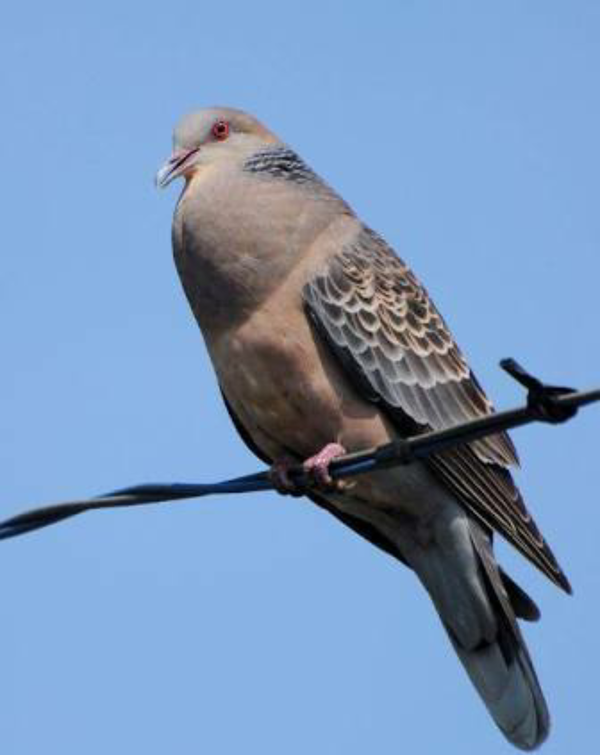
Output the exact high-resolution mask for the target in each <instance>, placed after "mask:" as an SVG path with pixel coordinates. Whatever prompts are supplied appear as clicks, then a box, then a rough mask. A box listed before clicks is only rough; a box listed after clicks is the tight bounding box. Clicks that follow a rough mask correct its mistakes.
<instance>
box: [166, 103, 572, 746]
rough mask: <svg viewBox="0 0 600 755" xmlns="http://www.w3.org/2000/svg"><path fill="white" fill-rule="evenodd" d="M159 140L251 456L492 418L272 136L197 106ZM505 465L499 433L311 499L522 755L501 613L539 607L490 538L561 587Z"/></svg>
mask: <svg viewBox="0 0 600 755" xmlns="http://www.w3.org/2000/svg"><path fill="white" fill-rule="evenodd" d="M174 146H175V151H174V154H173V157H172V158H171V160H170V161H169V162H168V163H167V164H166V165H165V167H164V168H162V169H161V171H160V172H159V174H158V177H157V181H158V183H159V184H160V185H165V184H166V183H168V182H169V181H171V180H172V179H173V178H176V177H178V176H183V177H184V178H185V181H186V183H185V188H184V191H183V193H182V195H181V197H180V200H179V202H178V205H177V209H176V211H175V217H174V222H173V247H174V255H175V262H176V265H177V269H178V272H179V275H180V278H181V281H182V284H183V287H184V290H185V293H186V295H187V298H188V300H189V302H190V305H191V308H192V310H193V312H194V315H195V317H196V319H197V321H198V324H199V325H200V327H201V330H202V333H203V336H204V338H205V341H206V344H207V348H208V351H209V354H210V356H211V359H212V362H213V365H214V368H215V371H216V373H217V377H218V380H219V384H220V387H221V390H222V392H223V395H224V398H225V401H226V404H227V408H228V410H229V412H230V414H231V416H232V418H233V420H234V422H235V424H236V427H237V428H238V429H239V430H240V433H241V434H242V436H243V438H244V439H245V440H246V442H248V444H249V445H250V446H251V448H252V449H253V450H255V452H256V453H257V454H258V455H259V456H260V458H262V459H263V460H265V461H267V462H271V463H273V462H278V461H280V460H282V459H292V460H297V461H300V460H303V459H305V458H307V457H309V456H313V455H314V454H316V453H317V452H318V451H319V450H320V449H321V448H323V447H324V446H325V445H326V444H329V443H332V442H333V443H337V444H341V445H342V446H343V447H344V448H346V449H347V450H348V451H354V450H359V449H361V448H364V447H367V446H373V445H379V444H381V443H385V442H388V441H390V440H392V439H393V438H395V437H398V436H406V435H408V434H414V433H420V432H424V431H426V430H428V429H441V428H444V427H448V426H449V425H452V424H455V423H457V422H464V421H465V420H468V419H472V418H474V417H478V416H481V415H483V414H486V413H489V412H490V411H492V406H491V403H490V402H489V400H488V399H487V397H486V396H485V394H484V392H483V390H482V389H481V387H480V385H479V383H478V382H477V380H476V379H475V377H474V375H473V374H472V372H471V370H470V368H469V366H468V364H467V363H466V361H465V359H464V357H463V356H462V354H461V352H460V350H459V348H458V346H457V345H456V343H455V341H454V339H453V337H452V335H451V334H450V332H449V330H448V328H447V326H446V324H445V322H444V320H443V319H442V317H441V315H440V314H439V313H438V311H437V309H436V308H435V306H434V304H433V302H432V301H431V299H430V297H429V296H428V294H427V292H426V291H425V289H424V288H423V287H422V286H421V284H420V283H419V282H418V281H417V279H416V277H415V276H414V274H413V273H412V272H411V271H410V269H409V268H408V267H407V266H406V264H405V263H404V262H403V261H402V260H400V259H399V258H398V257H397V256H396V255H395V254H394V252H393V251H392V250H391V248H390V247H389V246H388V245H387V244H386V243H385V241H383V239H381V238H380V237H379V236H377V234H375V233H374V232H373V231H371V230H370V229H368V228H367V227H366V226H365V225H364V224H363V223H361V221H360V220H359V219H358V218H357V217H356V216H355V214H354V212H353V211H352V209H351V208H350V207H349V205H348V204H347V203H346V202H344V201H343V200H342V199H341V198H340V197H339V196H338V195H337V194H336V193H335V192H334V191H333V190H332V189H331V188H330V187H329V186H328V185H327V184H326V183H325V182H324V181H322V180H321V179H320V178H319V177H318V176H317V174H316V173H314V171H313V170H312V169H311V168H309V167H308V166H307V165H306V164H305V163H304V162H303V161H302V160H301V159H300V158H299V157H298V155H296V153H295V152H294V151H293V150H291V149H290V148H289V147H287V146H286V145H285V144H283V143H282V142H281V141H280V140H279V139H278V137H276V136H275V135H274V134H273V133H272V132H270V131H269V130H268V129H266V128H265V127H264V126H263V125H262V124H260V123H259V122H258V121H257V120H256V119H254V118H253V117H252V116H250V115H248V114H246V113H242V112H241V111H238V110H233V109H229V108H209V109H206V110H202V111H199V112H198V113H195V114H193V115H192V116H188V117H187V118H185V119H184V120H183V121H182V122H181V123H180V125H179V126H178V127H177V129H176V131H175V136H174ZM516 460H517V459H516V453H515V450H514V447H513V444H512V442H511V440H510V439H509V438H508V436H507V435H505V434H503V433H502V434H498V435H495V436H492V437H488V438H485V439H482V440H480V441H476V442H474V443H471V444H469V445H465V446H461V447H460V448H455V449H453V450H452V451H448V452H444V453H442V454H438V455H436V456H435V457H432V458H431V459H430V460H428V461H427V462H423V463H421V462H420V463H417V464H413V465H411V466H410V467H408V468H396V469H391V470H386V471H383V472H377V473H374V474H371V475H364V476H361V477H359V478H357V479H356V480H355V481H354V482H353V483H352V485H351V486H349V487H348V488H346V489H344V490H343V491H338V490H334V489H329V490H316V489H315V490H312V491H310V497H311V498H312V499H313V500H314V501H315V502H316V503H317V504H318V505H320V506H322V507H324V508H325V509H327V510H328V511H330V512H331V513H332V514H333V515H334V516H336V517H337V518H338V519H340V520H341V521H343V522H344V523H345V524H347V525H348V526H350V527H351V528H352V529H353V530H355V531H356V532H358V533H359V534H361V535H363V536H364V537H366V538H367V539H368V540H370V541H371V542H373V543H374V544H376V545H377V546H379V547H381V548H383V549H384V550H385V551H387V552H388V553H390V554H391V555H393V556H395V557H397V558H398V559H400V560H401V561H403V562H404V563H405V564H407V565H408V566H409V567H410V568H412V569H413V570H414V572H415V573H416V575H417V577H418V578H419V580H420V581H421V583H422V584H423V586H424V587H425V589H426V590H427V591H428V593H429V595H430V596H431V598H432V601H433V603H434V606H435V608H436V610H437V612H438V614H439V616H440V618H441V621H442V624H443V626H444V628H445V630H446V632H447V633H448V636H449V637H450V641H451V643H452V645H453V647H454V649H455V650H456V653H457V655H458V657H459V659H460V660H461V662H462V663H463V665H464V667H465V669H466V671H467V673H468V674H469V677H470V678H471V680H472V682H473V684H474V686H475V687H476V689H477V690H478V692H479V694H480V695H481V697H482V699H483V701H484V703H485V705H486V706H487V708H488V710H489V711H490V713H491V715H492V717H493V719H494V720H495V722H496V723H497V725H498V726H499V728H500V729H501V730H502V732H503V733H504V735H505V736H506V737H507V738H508V739H509V740H510V741H511V742H512V743H513V744H515V745H516V746H517V747H520V748H522V749H526V750H527V749H532V748H534V747H536V746H537V745H539V744H540V743H541V742H542V741H543V740H544V739H545V737H546V736H547V733H548V729H549V715H548V710H547V707H546V703H545V701H544V696H543V693H542V691H541V688H540V685H539V683H538V680H537V677H536V674H535V671H534V669H533V665H532V662H531V659H530V657H529V654H528V651H527V648H526V646H525V643H524V641H523V637H522V635H521V633H520V630H519V627H518V625H517V620H516V616H519V617H521V618H524V619H528V620H535V619H537V618H538V617H539V611H538V609H537V607H536V606H535V604H534V603H533V601H532V600H531V599H530V598H529V596H527V595H526V593H524V591H523V590H521V588H519V587H518V586H517V585H516V584H515V583H514V582H513V581H512V580H511V579H510V578H509V577H508V576H507V575H506V574H504V572H502V570H501V569H500V568H499V566H498V564H497V563H496V560H495V558H494V554H493V549H492V531H493V530H496V531H498V532H500V533H501V534H502V535H503V536H504V537H506V538H507V540H509V541H510V542H511V543H512V544H513V545H514V546H515V547H516V548H518V549H519V550H520V551H521V552H522V553H523V554H524V555H525V556H526V557H527V558H529V559H530V560H531V561H532V562H533V563H534V564H535V565H536V566H537V567H538V568H539V569H541V570H542V571H543V572H544V573H545V574H546V575H547V576H548V577H549V578H550V579H551V580H553V581H554V582H555V583H556V584H557V585H559V586H560V587H562V588H563V589H565V590H567V591H569V590H570V588H569V583H568V581H567V579H566V577H565V575H564V574H563V572H562V570H561V569H560V567H559V565H558V563H557V561H556V559H555V557H554V556H553V554H552V552H551V550H550V548H549V547H548V545H547V544H546V543H545V541H544V539H543V538H542V536H541V534H540V532H539V530H538V528H537V527H536V525H535V523H534V522H533V519H532V518H531V515H530V514H529V513H528V511H527V509H526V507H525V504H524V502H523V499H522V497H521V495H520V493H519V491H518V490H517V488H516V486H515V485H514V482H513V480H512V477H511V475H510V472H509V469H508V468H509V466H510V465H511V464H514V463H516Z"/></svg>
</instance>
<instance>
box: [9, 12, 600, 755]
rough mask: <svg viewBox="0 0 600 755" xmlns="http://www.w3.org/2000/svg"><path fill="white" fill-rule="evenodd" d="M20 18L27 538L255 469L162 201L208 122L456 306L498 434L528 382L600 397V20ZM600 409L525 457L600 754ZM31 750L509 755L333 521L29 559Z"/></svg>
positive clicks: (45, 536) (71, 534) (14, 244)
mask: <svg viewBox="0 0 600 755" xmlns="http://www.w3.org/2000/svg"><path fill="white" fill-rule="evenodd" d="M85 6H86V4H81V3H61V2H56V3H50V4H43V3H33V4H25V3H22V4H20V5H16V4H11V5H10V7H7V8H6V9H5V10H4V11H3V23H2V26H1V28H0V91H1V92H2V104H3V108H2V111H3V116H2V119H1V120H0V136H1V143H2V145H3V149H2V155H3V156H2V167H3V179H4V180H3V181H2V185H1V187H0V192H1V206H2V208H3V216H4V222H3V223H2V226H1V230H0V234H1V245H2V256H1V265H2V275H1V276H0V320H1V323H2V351H3V369H2V370H1V371H0V417H1V418H2V419H1V425H0V427H1V431H2V435H3V442H2V443H1V444H0V468H1V469H2V487H1V501H2V516H6V515H10V514H12V513H15V512H17V511H19V510H21V509H23V508H26V507H29V506H32V505H38V504H41V503H46V502H52V501H56V500H61V499H66V498H73V497H79V496H82V495H92V494H95V493H99V492H102V491H105V490H110V489H113V488H115V487H120V486H122V485H127V484H132V483H135V482H143V481H157V480H161V481H162V480H164V481H169V480H174V481H175V480H186V481H187V480H189V481H210V480H218V479H221V478H223V477H226V476H231V475H235V474H242V473H246V472H250V471H254V470H255V469H258V468H259V464H258V462H257V461H255V460H254V459H253V458H252V457H251V455H250V454H249V453H248V452H247V451H246V450H245V449H244V447H243V445H242V443H241V441H240V440H238V439H237V437H236V435H235V432H234V430H233V428H232V427H231V425H230V423H229V421H228V418H227V416H226V413H225V411H224V409H223V407H222V405H221V403H220V399H219V395H218V391H217V386H216V384H215V380H214V377H213V375H212V371H211V368H210V365H209V362H208V359H207V356H206V353H205V351H204V347H203V345H202V341H201V338H200V336H199V334H198V332H197V329H196V326H195V324H194V322H193V319H192V317H191V315H190V313H189V312H188V309H187V304H186V302H185V300H184V297H183V295H182V292H181V290H180V286H179V282H178V280H177V277H176V274H175V270H174V267H173V264H172V260H171V252H170V222H171V213H172V210H173V206H174V203H175V200H176V196H177V191H178V189H177V188H173V187H172V188H170V189H169V190H168V191H166V192H164V193H162V194H161V193H157V192H156V191H155V189H154V187H153V183H152V179H153V175H154V173H155V170H156V169H157V167H158V166H159V165H160V164H161V163H162V161H163V160H164V158H165V157H166V156H167V155H168V153H169V150H170V138H171V129H172V126H173V124H174V122H175V121H176V119H177V118H178V117H179V116H180V115H181V114H183V113H184V112H187V111H190V110H192V109H194V108H195V107H197V106H202V105H210V104H229V105H234V106H238V107H242V108H245V109H248V110H250V111H252V112H254V113H255V114H256V115H258V116H259V117H260V118H261V119H262V120H264V121H265V122H266V123H267V124H269V126H270V127H271V128H272V129H273V130H274V131H276V132H277V133H279V134H280V135H281V136H282V137H283V138H284V139H285V140H286V141H288V142H289V143H290V144H292V145H293V146H294V147H295V148H296V149H297V151H299V152H300V154H302V155H303V157H304V158H305V159H306V160H307V161H308V162H309V163H310V164H311V165H312V166H313V167H314V168H315V169H316V170H317V171H318V172H319V173H321V174H322V175H323V176H324V177H325V178H326V179H327V180H328V181H329V182H330V183H332V184H333V185H334V186H335V187H336V188H337V189H338V190H339V191H340V192H341V193H342V194H343V196H344V197H345V198H346V199H347V200H348V201H350V202H351V204H352V205H353V206H354V207H355V208H356V209H357V211H358V212H359V213H360V214H361V216H362V217H363V218H364V219H365V220H366V221H367V222H368V223H369V224H370V225H371V226H373V227H374V228H376V229H377V230H378V231H379V232H380V233H382V234H383V235H384V236H385V237H386V238H387V239H388V240H389V241H390V242H391V243H392V244H393V245H394V246H395V247H396V248H397V249H398V251H399V252H400V253H401V254H402V255H403V256H404V257H405V258H406V259H407V260H408V261H409V262H410V263H411V264H412V266H413V268H414V269H415V270H416V272H417V274H418V275H419V276H420V277H421V278H422V279H423V280H424V281H425V283H426V285H427V287H428V289H429V290H430V292H431V293H432V295H433V297H434V298H435V300H436V302H437V303H438V306H439V307H440V309H441V310H442V312H443V313H444V315H445V316H446V318H447V320H448V321H449V323H450V324H451V326H452V328H453V330H454V332H455V335H456V337H457V340H458V341H459V342H460V344H461V345H462V346H463V348H464V350H465V351H466V352H467V354H468V355H469V358H470V360H471V363H472V365H473V367H474V369H475V371H476V372H477V374H478V375H479V377H480V379H481V381H482V382H483V383H484V385H485V386H486V388H487V390H488V392H489V394H490V395H491V396H492V398H493V399H494V401H495V402H496V404H497V406H499V407H508V406H511V405H513V404H516V403H517V402H519V401H520V399H521V398H522V395H521V393H520V390H519V389H518V387H516V386H515V385H514V384H513V383H512V382H511V381H510V380H509V379H508V378H507V377H506V376H504V375H503V374H502V373H501V372H500V370H499V369H498V367H497V362H498V360H499V359H500V358H502V357H504V356H508V355H511V356H514V357H516V358H518V359H519V360H521V361H522V362H523V363H524V364H525V365H526V366H527V367H529V368H530V369H531V370H533V371H535V372H537V373H538V374H540V375H541V376H543V377H544V378H546V379H548V380H552V381H555V382H560V383H567V384H568V383H572V384H574V385H576V386H579V387H591V386H593V385H597V384H599V383H600V355H599V353H598V340H599V339H598V325H597V319H598V318H597V307H596V304H595V302H596V300H597V287H598V284H597V281H598V276H599V274H600V263H599V254H598V252H599V240H600V215H599V214H598V193H599V178H598V177H599V175H600V158H599V150H598V134H599V133H600V90H599V88H598V70H600V47H599V46H598V38H599V34H600V6H598V4H597V3H594V2H591V0H590V2H584V1H582V0H581V1H577V0H576V1H574V2H570V3H563V2H558V0H544V1H542V0H531V1H530V2H527V3H523V2H519V1H518V0H512V1H511V0H507V2H503V3H492V2H474V1H473V2H455V3H442V2H421V3H416V2H411V1H409V0H403V1H402V2H398V3H391V2H388V3H382V2H371V3H368V4H360V5H359V4H358V3H356V4H353V5H351V4H349V3H345V4H342V3H327V2H319V3H314V2H304V3H302V4H296V5H292V4H289V5H288V6H285V5H284V4H282V3H280V2H279V3H275V2H267V3H261V2H258V3H248V4H244V3H240V2H230V3H224V4H218V3H201V2H193V3H192V2H179V3H176V4H171V5H169V6H167V4H158V3H154V4H147V3H129V4H127V5H125V6H124V5H123V4H122V3H117V2H114V0H107V1H106V2H104V3H102V4H95V5H94V6H93V7H92V6H91V4H90V6H89V7H85ZM599 417H600V415H599V414H598V409H588V410H586V411H585V412H584V413H582V415H581V416H580V417H579V418H578V419H576V420H574V421H573V422H572V423H570V424H569V425H568V426H564V427H560V428H558V429H553V428H547V427H539V426H536V427H529V428H526V429H523V430H519V431H516V432H515V433H514V435H513V437H514V438H515V440H516V442H517V445H518V447H519V451H520V454H521V458H522V463H523V471H522V472H520V473H518V481H519V484H520V486H521V488H522V490H523V492H524V494H525V497H526V499H527V501H528V503H529V505H530V507H531V509H532V510H533V512H534V513H535V515H536V518H537V520H538V522H539V524H540V526H541V527H542V529H543V531H544V533H545V534H546V536H547V538H548V540H549V541H550V542H551V544H552V546H553V548H554V550H555V551H556V553H557V555H558V557H559V559H560V561H561V563H562V564H563V566H564V568H565V570H566V571H567V574H568V575H569V577H570V578H571V581H572V583H573V585H574V590H575V595H574V597H572V598H568V597H566V596H564V595H562V594H561V593H560V592H559V591H558V590H556V589H555V588H554V587H553V586H552V585H550V584H549V583H548V582H547V581H546V580H545V579H544V577H543V576H542V575H540V574H538V573H537V572H536V571H535V570H534V569H533V568H532V567H530V566H529V565H528V564H526V563H525V562H524V560H523V559H522V558H521V557H519V556H518V555H516V554H515V553H513V552H512V551H511V550H510V549H509V548H508V547H507V546H505V545H504V544H499V545H498V552H499V556H500V558H501V560H502V562H503V563H504V564H505V565H506V567H507V568H508V569H509V571H510V572H511V573H512V574H513V575H514V576H515V577H516V578H517V579H518V580H519V581H520V582H521V583H522V584H523V586H524V587H526V589H527V590H528V591H529V592H531V593H532V595H534V596H535V598H536V600H537V601H538V602H539V604H540V606H541V609H542V613H543V616H542V621H541V622H540V623H539V624H537V625H533V626H529V627H525V632H526V636H527V639H528V642H529V645H530V648H531V651H532V653H533V656H534V660H535V663H536V666H537V668H538V671H539V675H540V677H541V680H542V683H543V686H544V689H545V691H546V694H547V697H548V701H549V704H550V707H551V710H552V713H553V718H554V729H553V732H552V735H551V739H550V741H549V742H548V744H547V745H546V746H545V749H544V752H546V753H548V755H550V753H564V752H565V751H567V748H568V750H569V751H573V752H590V753H591V752H596V751H598V744H599V739H600V737H599V735H598V729H597V725H596V720H595V719H596V717H597V697H598V695H597V681H596V677H597V674H598V670H599V667H600V650H599V647H598V643H597V641H596V638H597V637H598V636H600V608H599V605H598V597H597V596H598V593H599V590H600V555H599V549H598V545H597V539H598V530H599V528H600V509H599V507H598V502H597V495H598V493H597V485H596V474H597V467H598V461H597V453H596V448H597V427H598V421H599ZM0 564H1V567H0V568H1V570H2V574H3V580H2V590H3V600H2V612H1V614H0V615H1V626H2V629H1V630H0V637H1V638H2V647H3V648H4V658H3V663H2V667H3V673H2V678H1V680H0V711H1V714H0V721H1V724H2V732H3V734H2V740H3V750H4V751H5V752H6V753H10V754H11V755H31V754H32V753H40V752H44V753H60V755H72V754H73V755H75V753H77V755H79V753H86V755H96V754H98V755H100V754H101V753H102V755H104V754H105V753H107V752H111V753H132V752H143V753H144V754H145V755H158V754H159V753H160V754H161V755H162V754H163V753H165V752H172V753H191V752H202V753H211V755H230V754H233V753H236V755H237V753H240V752H243V753H260V754H261V755H269V754H271V753H273V754H275V753H277V755H280V753H286V755H296V753H305V752H313V753H324V754H327V755H330V754H331V755H337V754H338V753H340V754H341V753H344V755H355V754H356V755H358V754H359V753H360V754H362V753H365V752H381V753H395V752H411V753H426V754H429V753H431V754H433V753H435V754H436V755H437V753H439V752H440V751H441V748H444V750H447V751H452V752H460V753H462V754H463V755H464V754H467V753H480V752H486V753H490V754H491V753H493V754H495V753H508V752H510V751H511V748H510V746H509V745H507V744H506V743H505V742H504V741H503V739H502V738H501V736H500V735H499V734H498V733H497V731H496V729H495V727H494V726H493V724H492V723H491V721H490V720H489V718H488V715H487V713H486V712H485V710H484V708H483V706H482V705H481V704H480V703H479V701H478V699H477V698H476V695H475V693H474V692H473V691H472V690H471V687H470V684H469V683H468V681H467V679H466V676H465V675H464V673H463V671H462V669H461V668H460V666H459V664H458V662H457V661H456V659H455V657H454V655H453V652H452V650H451V648H450V646H449V644H448V642H447V640H446V638H445V637H444V634H443V631H442V629H441V627H440V626H439V623H438V621H437V618H436V616H435V614H434V612H433V609H432V608H431V606H430V604H429V601H428V599H427V598H426V596H425V594H424V592H423V591H422V589H421V588H420V587H419V586H418V585H417V583H416V581H415V579H414V578H413V576H412V575H411V574H410V573H409V572H408V571H407V570H406V569H404V568H403V567H402V566H401V565H400V564H398V563H395V562H393V561H392V560H391V559H390V558H388V557H387V556H385V555H383V554H381V553H379V552H377V551H376V550H375V549H373V548H372V547H371V546H369V545H368V544H367V543H365V542H363V541H361V540H359V539H358V538H357V537H355V536H354V535H353V534H352V533H351V532H350V531H348V530H346V529H344V528H343V527H342V526H341V525H339V524H338V523H337V522H336V521H334V520H333V519H331V518H329V517H328V516H327V515H326V514H324V513H322V512H320V511H318V510H316V509H315V508H313V507H312V506H311V505H310V504H309V503H307V502H306V501H302V500H287V499H283V498H280V497H277V496H275V494H272V493H269V494H256V495H249V496H245V497H231V498H220V499H216V498H215V499H212V500H206V501H203V502H197V503H193V502H192V503H188V504H176V505H173V506H164V507H148V508H146V509H142V510H132V511H120V512H110V513H108V512H104V513H99V514H89V515H86V516H85V517H81V518H80V519H79V520H73V521H72V522H69V523H65V524H62V525H58V526H56V527H54V528H50V529H48V530H45V531H41V532H39V533H36V534H33V535H30V536H27V537H25V538H23V539H17V540H14V541H9V542H5V543H3V544H1V547H0Z"/></svg>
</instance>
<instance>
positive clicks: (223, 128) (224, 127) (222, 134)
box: [212, 121, 229, 142]
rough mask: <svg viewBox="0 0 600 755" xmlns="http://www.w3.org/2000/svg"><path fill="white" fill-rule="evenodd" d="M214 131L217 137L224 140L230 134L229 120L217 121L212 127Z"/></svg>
mask: <svg viewBox="0 0 600 755" xmlns="http://www.w3.org/2000/svg"><path fill="white" fill-rule="evenodd" d="M212 133H213V136H214V137H215V139H218V140H219V141H220V142H222V141H223V140H224V139H227V137H228V136H229V123H227V121H217V122H216V123H215V124H214V126H213V127H212Z"/></svg>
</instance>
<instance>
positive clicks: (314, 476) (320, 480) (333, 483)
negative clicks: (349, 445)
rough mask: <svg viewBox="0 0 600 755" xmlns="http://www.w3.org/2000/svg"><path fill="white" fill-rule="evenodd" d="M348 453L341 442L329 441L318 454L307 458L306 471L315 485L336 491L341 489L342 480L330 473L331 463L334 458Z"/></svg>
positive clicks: (322, 488)
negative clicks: (334, 477) (335, 478)
mask: <svg viewBox="0 0 600 755" xmlns="http://www.w3.org/2000/svg"><path fill="white" fill-rule="evenodd" d="M345 453H346V449H345V448H344V446H341V445H340V444H339V443H328V444H327V445H326V446H324V447H323V448H322V449H321V450H320V451H319V453H318V454H315V455H314V456H311V457H310V459H306V461H305V462H304V464H303V465H302V466H303V467H304V472H305V473H306V475H307V477H308V478H309V479H310V481H311V482H312V483H314V485H315V486H316V487H317V488H319V489H320V490H328V491H332V492H333V491H335V490H340V489H341V480H334V479H333V477H332V476H331V475H330V474H329V465H330V464H331V462H332V461H333V460H334V459H337V458H338V457H339V456H343V455H344V454H345Z"/></svg>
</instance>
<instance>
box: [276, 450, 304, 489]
mask: <svg viewBox="0 0 600 755" xmlns="http://www.w3.org/2000/svg"><path fill="white" fill-rule="evenodd" d="M297 466H298V462H297V461H294V460H293V459H289V458H282V459H278V460H277V461H276V462H275V463H274V464H273V465H272V466H271V468H270V469H269V478H270V479H271V482H272V483H273V487H274V488H275V490H276V491H277V492H278V493H281V495H293V496H295V497H297V496H301V495H302V493H303V491H302V489H301V486H300V485H298V483H296V482H294V480H292V477H291V475H290V470H291V469H292V467H297Z"/></svg>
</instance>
